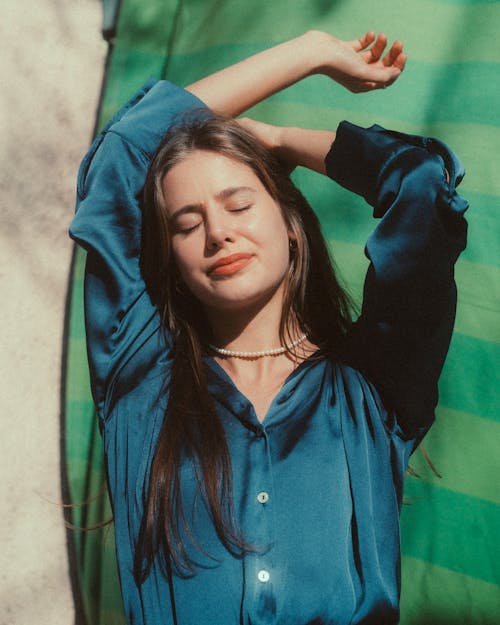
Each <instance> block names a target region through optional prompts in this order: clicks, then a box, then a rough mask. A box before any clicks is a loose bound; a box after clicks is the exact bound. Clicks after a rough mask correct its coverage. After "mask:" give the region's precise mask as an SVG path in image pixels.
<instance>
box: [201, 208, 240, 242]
mask: <svg viewBox="0 0 500 625" xmlns="http://www.w3.org/2000/svg"><path fill="white" fill-rule="evenodd" d="M205 238H206V247H207V250H208V251H214V250H218V249H220V248H221V247H224V245H226V244H227V243H231V242H233V241H234V234H233V230H232V228H231V224H230V222H229V219H228V216H227V215H225V214H224V213H220V212H218V214H210V215H209V214H207V215H206V216H205Z"/></svg>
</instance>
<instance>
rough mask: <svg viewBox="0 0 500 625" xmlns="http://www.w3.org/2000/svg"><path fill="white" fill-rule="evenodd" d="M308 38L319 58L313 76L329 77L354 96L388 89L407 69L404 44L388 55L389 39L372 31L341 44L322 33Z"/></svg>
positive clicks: (339, 40)
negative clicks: (315, 74) (322, 75)
mask: <svg viewBox="0 0 500 625" xmlns="http://www.w3.org/2000/svg"><path fill="white" fill-rule="evenodd" d="M307 35H308V36H309V37H310V38H311V40H312V41H313V42H314V47H315V50H316V55H317V58H318V64H317V68H316V70H315V72H314V73H320V74H325V75H326V76H329V77H330V78H332V79H333V80H335V81H336V82H338V83H339V84H341V85H343V86H344V87H346V89H349V91H352V92H353V93H361V92H365V91H371V90H373V89H385V88H386V87H388V86H389V85H392V83H393V82H394V81H395V80H397V78H398V77H399V75H400V74H401V72H402V71H403V70H404V68H405V65H406V54H405V53H404V52H403V44H402V43H401V41H398V40H396V41H395V42H394V43H393V44H392V46H391V47H390V48H389V50H388V51H386V48H387V37H386V36H385V35H384V34H383V33H380V34H379V35H377V36H376V35H375V33H374V32H373V31H372V30H370V31H368V32H367V33H366V34H365V35H363V36H362V37H360V38H359V39H355V40H353V41H342V40H341V39H336V38H335V37H333V36H331V35H329V34H327V33H324V32H320V31H310V32H309V33H307ZM372 44H373V45H372ZM384 52H385V54H384Z"/></svg>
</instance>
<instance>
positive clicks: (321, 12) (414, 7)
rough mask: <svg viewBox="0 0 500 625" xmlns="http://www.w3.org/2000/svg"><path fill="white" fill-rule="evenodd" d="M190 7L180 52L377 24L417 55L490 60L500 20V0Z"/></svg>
mask: <svg viewBox="0 0 500 625" xmlns="http://www.w3.org/2000/svg"><path fill="white" fill-rule="evenodd" d="M185 7H186V8H185V9H184V10H183V11H182V21H181V22H180V24H179V29H178V34H177V37H176V39H175V50H176V53H181V54H186V53H189V52H193V51H199V50H204V49H209V48H211V47H213V46H216V45H219V44H225V45H226V46H228V47H229V46H232V45H239V44H247V45H248V44H253V45H255V46H256V47H257V48H258V49H263V48H266V47H269V46H270V45H273V44H275V43H278V42H280V41H283V40H285V39H288V38H290V37H293V36H296V35H299V34H300V33H301V32H304V30H306V28H310V29H319V30H324V31H326V32H330V33H332V34H334V35H335V36H336V37H339V38H341V39H348V40H349V39H354V38H356V37H358V36H359V35H361V34H363V33H364V32H366V31H367V30H368V29H374V30H375V31H377V32H380V31H383V32H385V33H387V35H388V37H389V39H390V40H392V39H394V38H400V39H401V40H402V41H403V43H404V45H405V49H406V51H407V52H408V54H409V58H410V59H413V60H428V61H435V60H436V59H439V60H441V61H443V62H446V61H448V62H466V61H484V62H490V61H491V58H492V55H491V46H492V43H491V42H492V41H496V37H497V30H496V28H497V25H498V24H499V23H500V6H499V3H491V4H480V5H469V6H464V5H463V4H462V5H457V6H453V5H451V4H444V3H436V2H434V1H433V0H421V1H420V2H418V3H409V2H405V3H403V4H401V5H398V6H397V7H396V6H395V5H394V4H391V3H385V2H378V3H373V4H372V3H364V4H363V6H362V7H361V5H360V6H358V7H356V5H353V4H352V3H343V2H338V3H334V4H331V5H329V7H328V9H327V10H325V6H324V5H323V4H320V3H313V2H304V3H294V5H293V19H284V17H285V16H287V15H289V14H290V3H289V2H288V1H287V0H275V1H274V2H272V3H270V2H267V1H266V0H253V2H248V3H238V6H237V10H236V9H235V5H234V3H233V2H222V3H221V2H204V3H203V4H200V3H197V5H196V10H195V11H193V10H192V9H191V10H190V5H189V3H185ZM209 24H213V25H214V26H215V25H216V27H214V28H210V27H207V25H209ZM249 25H251V26H249ZM470 33H474V36H473V37H471V36H470ZM424 34H425V36H423V35H424ZM464 37H467V39H466V42H464ZM157 49H159V46H158V47H157Z"/></svg>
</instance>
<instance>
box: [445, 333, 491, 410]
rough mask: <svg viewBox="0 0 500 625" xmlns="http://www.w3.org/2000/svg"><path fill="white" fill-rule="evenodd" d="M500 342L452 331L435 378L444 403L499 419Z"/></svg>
mask: <svg viewBox="0 0 500 625" xmlns="http://www.w3.org/2000/svg"><path fill="white" fill-rule="evenodd" d="M499 389H500V345H498V344H495V343H488V342H486V341H481V340H479V339H476V338H472V337H470V336H464V335H463V334H458V333H455V334H454V335H453V339H452V341H451V345H450V350H449V352H448V356H447V358H446V362H445V365H444V369H443V373H442V374H441V379H440V381H439V394H440V401H441V403H442V404H443V405H444V406H447V407H449V408H453V409H456V410H463V411H464V412H469V413H471V414H475V415H478V416H480V417H484V418H486V419H493V420H495V421H498V420H500V414H499V406H500V398H499Z"/></svg>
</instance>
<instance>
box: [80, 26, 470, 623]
mask: <svg viewBox="0 0 500 625" xmlns="http://www.w3.org/2000/svg"><path fill="white" fill-rule="evenodd" d="M386 43H387V42H386V38H385V37H384V36H383V35H379V36H378V37H377V38H375V35H374V34H373V33H372V32H369V33H367V34H366V35H365V36H364V37H362V38H360V39H359V40H356V41H354V42H342V41H339V40H337V39H334V38H333V37H330V36H329V35H326V34H324V33H319V32H308V33H306V34H305V35H303V36H301V37H298V38H297V39H294V40H291V41H289V42H287V43H285V44H281V45H280V46H276V47H275V48H271V49H270V50H267V51H265V52H262V53H260V54H258V55H256V56H254V57H250V58H249V59H247V60H245V61H243V62H242V63H239V64H237V65H236V66H232V67H230V68H227V69H225V70H222V71H221V72H219V73H217V74H214V75H212V76H210V77H208V78H206V79H203V80H201V81H199V82H197V83H195V84H193V85H191V86H189V87H187V88H186V90H182V89H179V88H176V87H174V86H173V85H170V84H168V83H165V82H159V83H156V84H154V85H151V84H149V85H147V86H146V87H145V88H144V89H143V90H142V91H141V92H140V93H139V94H137V95H136V96H135V98H134V99H133V100H132V101H131V102H130V103H129V104H128V105H127V106H126V107H125V108H124V109H122V111H120V113H119V114H118V115H117V116H116V117H115V118H114V119H113V120H112V121H111V122H110V124H108V126H107V128H105V129H104V131H103V132H102V133H101V135H100V136H99V137H98V138H97V139H96V141H95V142H94V144H93V146H92V148H91V150H90V152H89V154H88V155H87V157H86V158H85V160H84V162H83V164H82V167H81V170H80V175H79V185H78V196H79V197H78V200H79V201H78V207H77V214H76V217H75V219H74V221H73V224H72V226H71V234H72V236H73V237H74V238H75V239H76V240H78V241H79V242H80V243H81V244H82V245H83V246H84V247H85V248H86V249H87V250H88V257H87V269H86V323H87V340H88V347H89V359H90V368H91V380H92V390H93V395H94V399H95V402H96V405H97V408H98V412H99V416H100V419H101V426H102V431H103V436H104V444H105V453H106V461H107V470H108V480H109V488H110V493H111V497H112V502H113V510H114V519H115V529H116V543H117V554H118V564H119V569H120V579H121V586H122V593H123V599H124V605H125V612H126V614H127V617H128V619H129V622H130V623H134V624H137V623H147V624H150V625H151V624H155V625H159V624H160V623H162V624H167V623H178V624H189V625H192V624H196V625H201V624H203V623H210V624H224V625H226V624H231V623H245V624H250V623H252V624H253V625H255V624H256V623H282V624H285V623H286V624H287V625H305V624H306V623H309V624H312V623H315V624H318V625H319V624H325V625H326V624H327V623H328V624H330V623H336V624H341V623H342V624H343V623H346V624H347V623H350V624H360V623H363V624H368V623H373V624H377V625H380V624H381V623H384V624H392V623H397V622H398V618H399V610H398V603H399V560H400V555H399V522H398V517H399V510H400V505H401V497H402V486H403V479H404V472H405V468H406V465H407V462H408V458H409V455H410V454H411V452H412V451H413V449H414V448H415V445H416V444H417V443H418V442H419V440H420V439H421V437H422V436H423V435H424V434H425V432H426V431H427V429H428V428H429V426H430V425H431V423H432V420H433V411H434V408H435V405H436V403H437V379H438V377H439V372H440V370H441V367H442V364H443V360H444V357H445V354H446V351H447V347H448V343H449V339H450V335H451V331H452V325H453V317H454V308H455V286H454V280H453V265H454V262H455V260H456V258H457V256H458V254H459V253H460V251H461V250H462V249H463V247H464V245H465V234H466V224H465V221H464V219H463V212H464V210H465V209H466V206H467V205H466V203H465V202H464V201H463V200H462V199H461V198H459V197H458V196H457V194H456V192H455V185H456V184H457V183H458V182H459V180H460V178H461V176H462V175H463V172H462V171H461V167H460V164H459V162H458V160H457V159H456V157H455V156H454V155H453V153H452V152H451V151H450V150H449V149H448V148H447V147H446V146H445V145H444V144H442V143H440V142H438V141H435V140H432V139H425V138H420V137H414V136H409V135H403V134H399V133H392V132H387V131H384V130H383V129H382V128H380V127H377V126H374V127H372V128H370V129H368V130H363V129H361V128H358V127H356V126H353V125H351V124H348V123H346V122H344V123H342V124H341V125H340V127H339V129H338V131H337V133H336V134H335V133H332V132H327V131H325V132H323V131H309V130H305V129H292V128H288V129H287V128H281V129H280V128H277V127H273V126H267V125H265V124H259V123H256V122H252V121H250V120H244V121H242V122H241V124H240V125H238V124H236V122H231V121H223V120H222V121H221V120H220V119H219V118H217V117H216V118H213V116H212V115H211V113H209V112H208V111H207V109H203V108H201V107H203V106H208V107H209V108H210V109H212V110H213V111H216V112H218V113H221V114H223V115H226V116H231V117H232V116H235V115H238V114H240V113H241V112H243V111H244V110H246V109H247V108H249V107H250V106H252V105H253V104H255V103H256V102H258V101H260V100H262V99H263V98H265V97H267V96H268V95H270V94H272V93H274V92H276V91H278V90H280V89H283V88H284V87H286V86H288V85H290V84H292V83H294V82H296V81H298V80H300V79H302V78H304V77H306V76H308V75H310V74H312V73H323V74H327V75H328V76H330V77H331V78H333V79H334V80H336V81H337V82H339V83H340V84H342V85H344V86H346V87H347V88H349V89H351V90H352V91H366V90H370V89H376V88H380V87H386V86H388V85H390V84H391V83H392V82H394V80H396V79H397V77H398V76H399V74H400V72H401V71H402V70H403V68H404V65H405V60H406V59H405V55H404V54H403V52H402V46H401V44H400V43H399V42H395V43H394V44H393V45H392V46H391V47H390V49H389V51H388V52H387V53H386V54H385V56H383V53H384V50H385V48H386ZM371 44H373V45H372V46H371ZM370 46H371V48H370ZM202 102H203V103H204V104H202ZM187 111H194V113H190V114H189V115H188V116H187V121H186V114H185V113H186V112H187ZM181 118H182V119H181ZM181 122H182V123H181ZM172 126H174V128H173V129H172V130H171V132H170V133H169V134H168V135H167V137H166V138H165V139H164V138H163V135H164V134H165V132H166V131H167V130H169V128H171V127H172ZM249 131H250V132H249ZM271 152H272V153H273V154H271ZM276 157H278V158H276ZM295 165H304V166H306V167H310V168H312V169H315V170H317V171H319V172H322V173H326V174H328V175H329V176H330V177H332V178H334V179H335V180H336V181H337V182H339V183H340V184H342V185H344V186H345V187H347V188H349V189H351V190H353V191H355V192H357V193H360V194H361V195H363V196H364V197H365V199H366V200H367V201H368V202H369V203H370V204H371V205H372V206H373V207H374V214H375V216H376V217H380V218H381V221H380V223H379V225H378V226H377V228H376V230H375V232H374V233H373V234H372V236H371V237H370V239H369V241H368V244H367V255H368V257H369V258H370V262H371V264H370V268H369V271H368V274H367V278H366V283H365V291H364V300H363V309H362V314H361V316H360V317H359V319H358V320H357V321H356V322H355V323H351V320H350V317H349V302H348V299H347V297H346V296H345V295H344V294H343V292H342V290H341V289H340V287H339V285H338V282H337V280H336V278H335V274H334V272H333V269H332V268H331V266H330V262H329V259H328V252H327V249H326V246H325V244H324V241H323V240H322V237H321V233H320V230H319V227H318V224H317V220H316V219H315V217H314V214H313V213H312V211H311V209H310V208H309V206H308V205H307V202H306V201H305V200H304V198H303V197H302V196H301V195H300V192H298V190H297V189H295V187H294V186H293V185H292V183H291V182H290V181H289V179H288V177H287V175H286V172H285V169H286V168H290V167H294V166H295ZM146 174H147V180H146ZM144 185H145V189H144V202H143V203H142V204H143V205H142V206H141V205H140V204H141V203H140V197H141V193H142V189H143V187H144ZM141 248H142V249H141Z"/></svg>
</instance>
